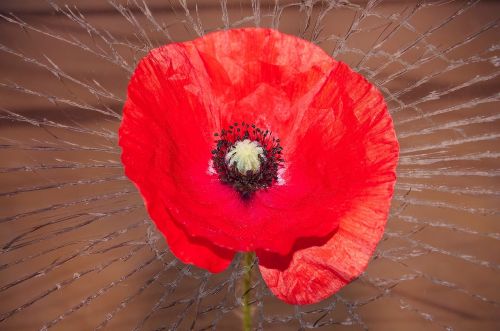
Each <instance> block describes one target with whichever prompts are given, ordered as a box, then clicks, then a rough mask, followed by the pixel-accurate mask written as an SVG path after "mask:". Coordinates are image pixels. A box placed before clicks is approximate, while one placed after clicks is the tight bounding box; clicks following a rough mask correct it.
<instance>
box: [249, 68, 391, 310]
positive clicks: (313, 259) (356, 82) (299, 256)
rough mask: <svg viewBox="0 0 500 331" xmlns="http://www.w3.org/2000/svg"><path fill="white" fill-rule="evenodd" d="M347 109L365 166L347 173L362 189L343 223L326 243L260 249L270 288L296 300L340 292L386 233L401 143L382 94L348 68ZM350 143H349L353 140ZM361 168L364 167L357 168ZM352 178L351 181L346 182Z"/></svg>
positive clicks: (352, 137) (301, 301) (290, 300)
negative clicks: (282, 251) (284, 251)
mask: <svg viewBox="0 0 500 331" xmlns="http://www.w3.org/2000/svg"><path fill="white" fill-rule="evenodd" d="M344 78H345V79H344V80H343V84H344V87H343V88H342V90H343V91H342V93H343V94H344V97H345V98H344V101H345V102H347V103H348V104H349V106H348V107H345V108H344V111H347V112H349V111H352V113H353V114H354V116H355V118H356V119H357V124H356V125H354V123H353V125H352V126H351V127H350V128H349V129H350V130H353V133H352V134H349V133H348V132H346V133H345V134H347V135H348V136H349V137H350V138H349V140H351V141H353V142H356V144H359V145H360V146H363V147H362V150H363V153H360V154H359V156H360V160H359V161H360V162H361V163H362V164H363V167H364V169H365V170H364V171H363V170H362V169H356V170H353V171H352V173H353V174H354V175H355V176H352V175H353V174H348V173H344V174H346V175H348V176H349V177H351V179H354V178H355V177H357V176H359V178H358V180H357V181H356V182H353V183H351V185H355V186H358V187H359V191H358V192H356V194H355V195H353V196H352V197H351V201H350V203H349V208H348V210H347V211H346V213H345V214H344V215H343V216H342V217H341V219H340V224H339V228H338V230H337V232H336V233H334V234H333V236H332V237H331V238H330V239H329V240H328V241H326V243H324V244H321V245H319V246H312V247H305V248H303V249H299V250H297V251H295V252H294V253H292V254H290V255H289V256H277V255H272V254H262V253H261V254H259V253H258V255H259V260H260V264H261V265H260V270H261V273H262V277H263V278H264V280H265V282H266V283H267V285H268V286H269V288H270V289H271V291H272V292H273V293H274V294H275V295H276V296H277V297H279V298H280V299H282V300H283V301H285V302H288V303H292V304H311V303H315V302H318V301H320V300H322V299H324V298H326V297H328V296H330V295H332V294H333V293H335V292H337V291H338V290H339V289H341V288H342V287H343V286H345V285H346V284H347V283H349V282H350V281H352V280H353V279H355V278H356V277H358V276H359V275H360V274H361V273H362V272H363V271H364V270H365V268H366V266H367V264H368V261H369V259H370V257H371V256H372V254H373V251H374V250H375V248H376V245H377V243H378V242H379V240H380V239H381V237H382V234H383V232H384V226H385V223H386V219H387V215H388V211H389V207H390V201H391V197H392V193H393V188H394V183H395V179H396V175H395V170H396V165H397V159H398V143H397V140H396V136H395V132H394V129H393V125H392V120H391V118H390V116H389V113H388V112H387V109H386V106H385V104H384V102H383V98H382V96H381V95H380V93H379V92H378V91H376V89H375V88H374V87H373V86H372V85H371V84H370V83H368V82H367V81H366V80H365V79H364V78H363V77H362V76H360V75H358V74H354V73H349V72H347V71H346V72H345V77H344ZM348 145H349V144H344V146H343V147H344V148H345V146H348ZM360 170H361V173H358V171H360ZM346 184H347V183H346Z"/></svg>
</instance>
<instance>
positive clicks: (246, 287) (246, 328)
mask: <svg viewBox="0 0 500 331" xmlns="http://www.w3.org/2000/svg"><path fill="white" fill-rule="evenodd" d="M253 259H254V253H251V252H247V253H245V255H244V256H243V268H244V270H245V274H244V275H243V307H242V310H243V331H251V330H252V311H251V309H250V288H251V286H252V263H253Z"/></svg>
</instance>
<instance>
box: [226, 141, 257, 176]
mask: <svg viewBox="0 0 500 331" xmlns="http://www.w3.org/2000/svg"><path fill="white" fill-rule="evenodd" d="M259 156H260V157H261V158H263V159H264V149H263V148H262V147H261V146H260V145H259V143H258V142H256V141H251V140H249V139H245V140H242V141H238V142H237V143H236V144H234V145H233V146H232V147H231V148H230V149H229V152H227V154H226V157H225V159H226V162H227V163H228V165H229V166H230V167H232V166H233V165H234V164H236V169H238V172H239V173H240V174H242V175H245V174H246V173H247V172H248V171H251V172H253V173H256V172H258V171H259V170H260V158H259Z"/></svg>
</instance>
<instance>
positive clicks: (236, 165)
mask: <svg viewBox="0 0 500 331" xmlns="http://www.w3.org/2000/svg"><path fill="white" fill-rule="evenodd" d="M215 136H216V137H218V139H217V140H216V141H215V143H216V147H215V149H214V150H213V151H212V161H213V167H214V169H215V171H216V172H217V174H218V175H219V180H220V181H221V182H222V183H224V184H227V185H230V186H232V187H233V188H234V189H235V190H236V191H238V192H239V193H240V194H241V196H242V197H243V198H250V197H251V195H252V193H254V192H255V191H257V190H259V189H266V188H268V187H270V186H271V185H273V184H274V183H275V182H276V181H277V180H278V169H279V168H280V167H281V165H282V163H283V158H282V157H281V151H282V150H283V148H282V147H281V146H280V140H279V139H277V138H275V137H273V136H272V134H271V132H270V131H269V130H261V129H260V128H257V127H256V126H255V125H250V124H245V123H244V122H243V123H241V124H239V123H234V125H230V126H229V129H223V130H222V131H221V132H220V133H215Z"/></svg>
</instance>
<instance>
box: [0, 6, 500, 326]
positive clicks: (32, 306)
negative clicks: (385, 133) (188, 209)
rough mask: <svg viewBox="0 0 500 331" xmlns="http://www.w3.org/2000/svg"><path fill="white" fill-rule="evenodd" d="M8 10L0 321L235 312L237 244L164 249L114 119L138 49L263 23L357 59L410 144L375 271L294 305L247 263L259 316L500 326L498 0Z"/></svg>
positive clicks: (155, 320)
mask: <svg viewBox="0 0 500 331" xmlns="http://www.w3.org/2000/svg"><path fill="white" fill-rule="evenodd" d="M57 4H59V5H60V6H58V5H57ZM65 5H67V6H65ZM122 5H123V6H122ZM0 12H1V13H2V18H1V19H0V44H1V45H2V46H1V48H0V49H1V52H0V72H1V76H0V84H1V85H0V87H1V89H0V107H1V108H0V226H1V230H0V245H1V246H0V247H1V249H0V321H1V322H0V329H1V330H34V329H41V328H52V329H55V330H90V329H94V328H97V329H100V328H105V329H109V330H128V329H144V330H167V329H175V328H177V329H180V330H188V329H195V330H200V329H210V328H215V329H217V330H237V329H239V325H240V314H239V308H238V305H239V301H238V300H239V297H240V295H241V293H240V288H239V277H240V274H241V268H240V267H239V260H238V259H236V260H235V261H234V263H233V265H232V266H231V268H230V269H229V270H227V271H226V272H224V273H222V274H219V275H209V274H207V273H205V272H203V271H202V270H199V269H197V268H194V267H190V266H186V265H183V264H182V263H180V262H178V261H177V260H175V258H174V257H173V256H172V255H171V253H169V251H168V248H167V247H166V245H165V243H164V240H163V238H162V237H161V235H160V234H159V233H158V232H157V231H156V229H155V228H154V226H153V225H152V224H151V222H150V221H149V219H148V215H147V213H146V212H145V209H144V207H143V205H142V201H141V198H140V196H139V194H138V193H137V191H136V189H135V187H134V186H133V185H132V184H131V183H129V182H128V180H127V179H126V178H125V177H124V176H123V171H122V168H121V165H120V162H119V153H120V151H119V149H118V147H117V136H116V132H117V128H118V126H119V121H120V112H121V106H122V104H123V100H124V97H125V91H126V90H125V89H126V85H127V83H128V78H129V75H130V73H131V71H133V68H134V67H135V64H136V61H137V59H139V58H140V57H142V56H144V54H145V53H146V52H147V51H148V50H149V49H151V48H153V47H156V46H159V45H162V44H165V43H169V42H172V41H182V40H187V39H192V38H194V37H196V36H198V35H199V34H203V33H206V32H209V31H213V30H216V29H220V28H224V27H241V26H255V25H260V26H269V27H275V28H278V29H279V30H281V31H283V32H287V33H291V34H295V35H299V36H302V37H303V38H305V39H309V40H313V41H314V42H315V43H317V44H319V45H320V46H321V47H322V48H323V49H325V50H326V51H327V52H329V53H330V54H332V56H334V57H335V58H337V59H339V60H342V61H344V62H346V63H348V64H349V65H350V66H352V67H353V68H355V70H357V71H358V72H360V73H362V74H363V75H365V76H366V77H367V78H368V79H369V80H370V81H371V82H373V83H374V84H375V85H377V86H378V87H379V88H380V89H381V90H382V91H383V93H384V95H385V96H386V100H387V102H388V105H389V108H390V111H391V113H392V115H393V119H394V122H395V126H396V130H397V134H398V137H399V141H400V144H401V159H400V165H399V167H398V176H399V177H398V183H397V186H396V192H395V196H394V199H393V203H392V211H391V216H390V219H389V223H388V228H387V231H386V234H385V236H384V239H383V241H382V242H381V244H380V245H379V247H378V250H377V253H376V255H375V257H374V259H373V261H372V262H371V264H370V266H369V268H368V270H367V272H366V273H365V274H364V275H363V276H361V277H360V278H359V279H358V280H356V281H355V282H353V283H352V284H350V285H349V286H347V287H346V288H345V289H343V290H342V291H340V292H339V293H338V294H337V295H335V296H333V297H332V298H330V299H328V300H326V301H324V302H322V303H320V304H317V305H312V306H304V307H294V306H289V305H286V304H283V303H281V302H280V301H278V300H277V299H275V298H274V297H272V296H271V295H270V293H269V292H268V291H267V290H266V288H265V284H263V282H262V281H261V279H260V275H258V272H257V274H256V275H255V279H254V285H255V288H254V289H253V290H252V293H253V294H252V295H253V297H254V298H255V302H254V304H253V306H254V312H255V317H254V319H255V326H256V327H257V328H263V329H265V330H298V329H308V328H318V329H321V330H362V329H370V330H422V329H426V330H441V329H446V328H450V329H453V330H498V329H500V313H499V312H500V311H499V300H500V282H499V272H498V270H499V268H500V226H499V217H498V213H499V207H498V206H499V205H500V201H499V195H500V189H499V186H500V185H499V184H500V180H499V176H500V167H499V165H500V164H499V155H500V154H499V153H500V144H499V139H498V137H499V136H500V126H499V119H500V113H499V105H500V103H499V80H498V75H499V72H500V71H499V69H498V66H499V65H500V60H499V55H500V54H499V53H500V52H499V50H500V45H499V38H498V36H499V29H498V17H499V15H498V13H500V3H499V2H496V1H468V2H465V1H422V2H417V1H369V2H366V1H351V2H347V1H278V0H276V1H220V2H216V1H209V0H205V1H201V0H199V1H197V2H194V1H187V2H186V3H184V2H183V1H178V2H177V1H173V0H171V1H166V0H165V1H156V0H155V1H147V6H145V5H144V4H143V2H142V1H129V2H126V1H117V2H111V3H108V2H105V1H97V0H92V1H56V2H54V5H53V6H51V5H50V4H48V3H46V2H43V1H35V0H33V1H31V0H30V1H5V0H4V1H2V2H0Z"/></svg>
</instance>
